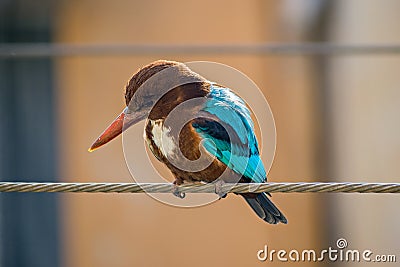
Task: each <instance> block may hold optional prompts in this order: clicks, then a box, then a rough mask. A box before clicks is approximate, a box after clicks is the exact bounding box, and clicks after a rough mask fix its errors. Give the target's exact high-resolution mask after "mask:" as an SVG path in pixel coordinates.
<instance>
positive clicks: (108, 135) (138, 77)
mask: <svg viewBox="0 0 400 267" xmlns="http://www.w3.org/2000/svg"><path fill="white" fill-rule="evenodd" d="M204 81H205V79H204V78H203V77H201V76H200V75H198V74H197V73H195V72H193V71H191V70H190V69H189V68H188V67H187V66H186V65H185V64H183V63H179V62H176V61H167V60H157V61H155V62H152V63H150V64H148V65H146V66H144V67H142V68H140V69H139V70H138V71H137V72H136V73H135V74H134V75H133V76H132V78H131V79H130V80H129V82H128V83H127V85H126V88H125V102H126V108H125V109H124V110H123V111H122V112H121V114H119V115H118V117H117V118H116V119H115V120H114V121H113V122H112V123H111V124H110V125H109V126H108V127H107V129H106V130H105V131H104V132H103V133H102V134H101V135H100V136H99V137H98V138H97V139H96V141H95V142H94V143H93V144H92V146H91V147H90V148H89V151H90V152H91V151H93V150H95V149H97V148H99V147H101V146H103V145H104V144H106V143H108V142H110V141H111V140H113V139H114V138H115V137H117V136H119V135H120V134H121V133H122V132H123V131H125V130H126V129H128V128H129V127H130V126H132V125H134V124H136V123H138V122H140V121H142V120H144V119H146V118H147V117H148V116H149V114H150V111H152V113H154V114H163V113H165V112H167V111H168V110H170V107H171V104H170V103H172V102H174V101H177V99H178V98H179V99H180V100H181V97H179V95H178V93H177V91H176V90H175V91H174V90H172V89H177V88H180V87H182V86H181V85H184V84H190V83H199V82H204ZM180 89H182V88H180ZM168 107H169V108H168Z"/></svg>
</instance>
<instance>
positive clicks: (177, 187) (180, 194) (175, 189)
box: [172, 184, 186, 199]
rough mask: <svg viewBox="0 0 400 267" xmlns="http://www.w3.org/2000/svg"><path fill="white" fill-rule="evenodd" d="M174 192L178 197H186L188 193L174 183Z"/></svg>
mask: <svg viewBox="0 0 400 267" xmlns="http://www.w3.org/2000/svg"><path fill="white" fill-rule="evenodd" d="M172 194H173V195H174V196H176V197H178V198H181V199H182V198H185V196H186V194H185V193H184V192H181V191H179V186H178V185H176V184H174V188H173V189H172Z"/></svg>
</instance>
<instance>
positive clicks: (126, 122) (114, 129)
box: [88, 108, 144, 152]
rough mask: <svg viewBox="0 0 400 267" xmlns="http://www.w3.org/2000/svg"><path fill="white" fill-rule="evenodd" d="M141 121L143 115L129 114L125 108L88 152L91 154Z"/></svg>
mask: <svg viewBox="0 0 400 267" xmlns="http://www.w3.org/2000/svg"><path fill="white" fill-rule="evenodd" d="M143 119H144V114H143V113H138V112H137V113H135V112H129V111H128V108H125V109H124V110H123V111H122V112H121V114H119V115H118V117H117V118H116V119H115V120H114V121H113V122H112V123H111V124H110V126H108V127H107V129H106V130H105V131H104V132H103V133H102V134H101V135H100V136H99V138H97V139H96V141H95V142H94V143H93V145H92V146H91V147H90V148H89V149H88V151H89V152H92V151H94V150H96V149H97V148H99V147H101V146H103V145H105V144H107V143H108V142H110V141H111V140H113V139H114V138H115V137H117V136H118V135H120V134H121V133H122V132H123V131H125V130H126V129H128V128H129V127H130V126H132V125H134V124H136V123H138V122H139V121H141V120H143Z"/></svg>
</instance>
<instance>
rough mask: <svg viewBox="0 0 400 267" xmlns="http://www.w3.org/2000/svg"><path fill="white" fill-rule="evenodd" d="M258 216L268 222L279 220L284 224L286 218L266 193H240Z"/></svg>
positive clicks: (272, 222)
mask: <svg viewBox="0 0 400 267" xmlns="http://www.w3.org/2000/svg"><path fill="white" fill-rule="evenodd" d="M241 195H242V196H243V197H244V199H245V200H246V201H247V203H248V204H249V205H250V207H251V208H252V209H253V210H254V211H255V213H257V215H258V217H260V218H261V219H263V220H264V221H266V222H267V223H270V224H277V223H279V222H281V223H284V224H286V223H287V220H286V218H285V216H284V215H283V214H282V212H281V211H280V210H279V209H278V208H277V207H276V206H275V205H274V203H272V201H271V200H270V199H269V198H268V196H267V194H266V193H258V194H257V193H247V194H241Z"/></svg>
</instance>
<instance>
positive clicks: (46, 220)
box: [0, 0, 400, 267]
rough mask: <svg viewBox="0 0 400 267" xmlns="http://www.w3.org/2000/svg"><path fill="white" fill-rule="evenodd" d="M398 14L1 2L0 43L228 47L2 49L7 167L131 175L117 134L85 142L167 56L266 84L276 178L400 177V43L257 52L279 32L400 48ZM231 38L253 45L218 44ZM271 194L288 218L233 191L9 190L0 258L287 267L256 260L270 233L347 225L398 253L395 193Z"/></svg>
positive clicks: (358, 239)
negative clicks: (140, 77)
mask: <svg viewBox="0 0 400 267" xmlns="http://www.w3.org/2000/svg"><path fill="white" fill-rule="evenodd" d="M399 10H400V2H399V1H396V0H383V1H374V0H353V1H347V0H338V1H322V0H321V1H305V0H304V1H301V0H282V1H272V0H270V1H262V0H259V1H255V0H254V1H253V0H251V1H210V0H203V1H176V0H171V1H155V0H154V1H153V0H149V1H127V0H125V1H124V0H120V1H104V0H97V1H93V0H83V1H74V0H71V1H62V0H59V1H51V0H37V1H28V0H0V42H1V44H0V46H4V45H12V44H20V43H27V44H37V43H41V44H43V43H45V44H46V43H48V44H53V43H54V44H57V43H62V44H76V45H82V44H111V45H112V44H136V45H137V44H142V45H143V46H144V47H152V46H153V45H161V46H162V45H170V46H172V47H173V46H174V45H181V46H182V45H184V46H187V47H189V48H190V47H191V46H193V45H196V46H205V47H207V45H216V44H217V45H220V46H221V47H222V48H221V49H220V50H215V49H214V50H213V49H208V50H207V49H203V50H202V52H201V51H200V52H196V53H194V52H193V53H191V52H190V51H189V52H185V51H187V50H184V49H175V51H169V52H166V51H165V50H160V51H157V49H154V48H153V49H151V50H150V52H140V51H138V52H136V53H134V52H132V51H131V52H129V53H125V52H124V51H121V52H120V53H104V54H101V53H98V54H97V55H93V54H90V51H89V52H86V53H85V52H82V51H81V52H79V53H76V54H74V55H71V54H68V55H64V56H62V55H60V54H63V53H62V52H63V51H65V50H61V52H60V51H59V52H56V53H54V55H53V56H48V53H49V51H47V52H46V49H44V54H42V55H41V56H40V55H38V54H37V50H34V51H36V52H34V53H33V54H32V53H29V50H28V52H27V53H26V54H27V55H26V56H25V57H23V56H18V55H17V54H14V53H9V54H7V53H3V54H2V55H1V57H0V177H1V179H2V180H3V181H59V182H130V181H131V177H130V174H129V172H128V169H127V167H126V164H125V161H124V157H123V152H122V145H121V140H120V139H118V141H115V142H113V143H111V144H109V145H107V146H106V147H104V148H103V149H101V150H99V151H96V153H88V152H87V148H88V146H89V145H90V144H91V143H92V141H93V140H94V139H95V138H96V137H97V136H98V134H99V133H100V132H101V131H102V130H103V129H104V127H105V126H107V125H108V123H109V122H110V121H111V120H112V119H114V117H115V115H116V114H117V113H118V112H120V111H121V110H122V108H123V107H124V102H123V89H124V86H125V83H126V81H127V80H128V79H129V78H130V76H131V75H132V73H133V72H135V71H136V70H137V69H138V68H139V67H140V66H142V65H144V64H147V63H149V62H151V61H154V60H157V59H171V60H177V61H183V62H185V61H194V60H208V61H216V62H220V63H224V64H227V65H230V66H232V67H234V68H236V69H238V70H241V71H243V72H244V73H245V74H246V75H248V76H249V77H250V78H251V79H253V80H254V81H255V82H256V84H257V85H258V86H259V87H260V88H261V89H262V90H263V93H264V95H265V97H266V98H267V100H268V102H269V104H270V106H271V109H272V111H273V114H274V116H275V122H276V127H277V150H276V156H275V161H274V164H273V166H272V169H271V171H270V173H269V179H270V180H271V181H274V182H286V181H287V182H298V181H307V182H314V181H332V182H336V181H349V182H364V181H365V182H399V177H400V165H399V158H400V139H399V136H400V124H399V114H400V57H399V55H398V54H374V53H368V54H363V55H354V54H351V53H350V54H346V55H343V54H342V55H329V54H328V55H315V54H299V53H286V54H285V53H282V54H272V53H269V52H268V51H264V52H263V51H253V50H251V47H252V45H258V44H270V43H275V44H279V43H290V44H297V43H303V42H307V43H308V42H310V43H312V42H325V43H334V44H354V45H371V44H378V45H379V44H384V45H393V44H399V41H400V28H399V27H398V25H399V23H400V16H399V15H398V11H399ZM235 44H241V45H244V46H249V47H250V49H247V50H246V49H239V50H236V51H232V50H231V51H228V52H227V51H226V50H224V49H223V47H225V46H229V45H235ZM66 49H67V48H66ZM200 50H201V49H200ZM2 51H3V50H2ZM249 51H251V52H249ZM35 53H36V54H35ZM46 55H47V56H46ZM273 200H274V202H275V203H277V205H278V206H279V207H280V208H281V209H282V210H283V211H284V213H285V215H286V216H287V217H288V219H289V224H288V225H277V226H271V225H266V224H264V223H263V222H261V221H260V220H259V219H258V218H256V216H255V215H254V214H253V213H252V211H251V210H249V208H248V207H247V205H246V204H245V202H244V201H242V199H241V198H239V197H237V196H228V197H227V198H226V199H224V200H222V201H218V202H217V203H214V204H213V205H208V206H206V207H202V208H195V209H182V208H174V207H170V206H167V205H163V204H161V203H159V202H157V201H155V200H153V199H151V198H150V197H148V196H146V195H144V194H132V195H129V194H120V195H118V194H45V193H43V194H29V193H24V194H21V193H6V194H1V195H0V264H1V266H10V267H13V266H43V267H45V266H66V267H67V266H99V267H100V266H187V265H189V266H204V265H207V266H262V265H267V264H268V265H269V266H285V265H287V264H290V263H282V262H279V261H274V262H268V261H267V262H259V261H258V260H257V256H256V253H257V251H258V250H260V249H262V248H263V247H264V245H268V246H269V248H270V249H286V250H288V251H289V250H291V249H298V250H300V251H301V250H303V249H315V250H320V249H324V248H327V247H329V246H332V247H335V243H336V240H337V239H338V238H340V237H343V238H346V239H347V241H348V243H349V248H353V249H360V250H363V249H371V250H373V251H374V252H375V253H377V254H379V253H380V254H397V257H398V258H397V261H400V258H399V257H400V255H399V249H398V248H399V247H400V238H399V237H400V236H399V232H398V225H400V215H399V210H398V207H399V203H400V200H399V197H398V196H396V195H357V194H348V195H345V194H279V193H277V194H274V196H273ZM293 264H296V266H309V265H313V266H326V265H329V266H331V265H333V266H364V264H365V263H358V264H357V263H346V262H336V263H329V262H322V263H321V262H320V263H309V262H307V263H293ZM397 264H398V263H397ZM368 265H369V266H375V264H374V263H368ZM376 265H379V266H396V263H392V264H390V263H380V264H378V263H377V264H376Z"/></svg>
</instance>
